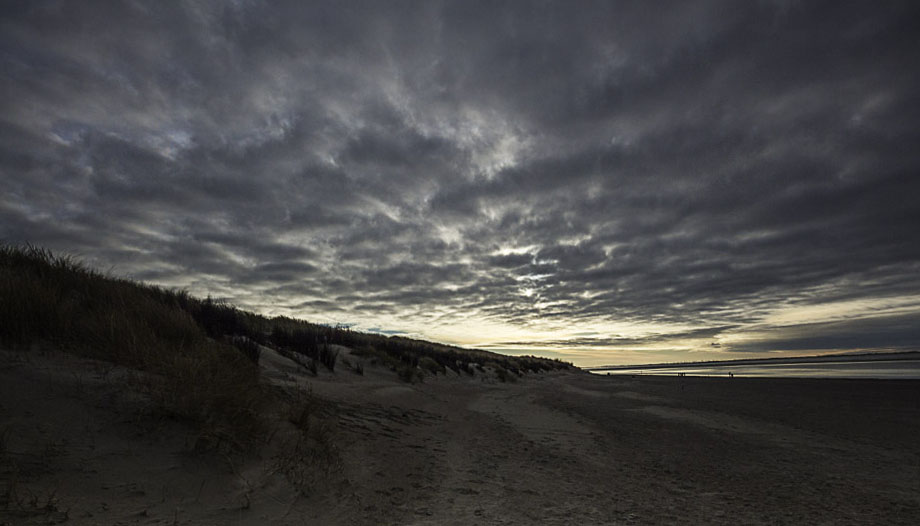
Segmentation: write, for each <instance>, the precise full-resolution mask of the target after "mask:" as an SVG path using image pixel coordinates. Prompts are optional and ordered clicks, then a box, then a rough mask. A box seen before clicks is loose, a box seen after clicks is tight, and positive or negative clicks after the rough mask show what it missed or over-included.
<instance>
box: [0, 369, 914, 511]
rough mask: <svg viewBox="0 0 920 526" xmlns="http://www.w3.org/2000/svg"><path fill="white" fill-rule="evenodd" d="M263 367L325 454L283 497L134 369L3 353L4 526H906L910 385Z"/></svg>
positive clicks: (273, 466) (269, 468)
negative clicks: (158, 405)
mask: <svg viewBox="0 0 920 526" xmlns="http://www.w3.org/2000/svg"><path fill="white" fill-rule="evenodd" d="M343 356H344V357H346V358H347V357H348V353H347V352H345V353H343ZM351 359H354V358H351ZM261 363H262V366H263V374H264V376H265V378H266V381H270V382H273V383H275V384H278V385H285V386H288V387H295V386H296V387H297V388H300V389H308V390H311V391H312V393H313V394H314V395H315V396H317V397H320V398H322V399H324V400H327V401H329V403H328V404H327V405H325V406H324V407H325V408H326V409H325V410H324V411H323V412H322V413H323V414H324V415H325V417H323V419H322V420H321V421H317V425H320V423H321V424H322V425H323V426H324V427H323V433H324V436H325V437H327V438H328V439H329V441H330V449H329V451H327V453H328V455H325V456H321V458H317V459H315V463H314V465H313V466H312V467H311V469H310V470H309V472H306V473H301V475H302V476H301V478H300V479H298V481H299V484H294V483H292V477H291V476H290V473H289V474H288V475H287V476H286V475H285V474H284V473H283V471H284V470H283V467H284V465H285V464H284V462H283V460H284V459H285V458H286V457H285V451H286V449H285V448H286V447H290V443H286V442H285V441H284V440H282V439H281V438H274V439H273V440H272V442H271V443H269V444H267V445H266V446H265V447H264V448H263V450H262V451H260V452H259V453H258V454H253V455H250V456H248V457H246V458H243V459H239V458H235V457H233V458H231V457H230V456H222V455H219V454H214V453H200V452H196V451H195V449H194V448H195V437H194V433H193V432H191V430H190V429H189V428H187V427H186V426H184V425H183V424H182V423H180V422H175V421H170V420H169V419H163V418H153V417H150V416H148V415H147V413H146V412H145V411H144V404H145V403H146V402H145V400H144V398H143V396H138V395H136V394H133V393H132V389H131V388H130V385H131V382H132V378H133V377H132V374H131V373H130V372H127V371H123V370H121V369H119V368H114V367H111V366H109V365H106V364H101V363H98V362H93V361H90V360H84V359H78V358H74V357H69V356H67V355H63V354H60V353H54V352H41V353H34V352H33V353H30V354H24V353H18V352H2V353H0V434H2V437H3V441H2V449H0V524H49V523H51V524H55V523H62V522H64V521H66V523H67V524H278V525H281V524H323V525H324V524H347V525H352V524H353V525H364V524H367V525H371V524H374V525H376V524H417V525H429V524H430V525H434V524H456V525H473V524H480V525H493V524H496V525H497V524H580V525H589V524H661V523H689V524H692V523H716V524H720V523H721V524H917V523H920V446H918V443H920V441H918V440H917V437H918V436H920V382H917V381H898V380H890V381H865V380H858V381H856V380H853V381H849V380H777V379H772V380H771V379H742V378H733V379H728V378H724V379H723V378H690V377H686V378H676V377H636V378H632V377H602V376H595V375H589V374H587V373H575V372H572V373H552V374H545V375H531V376H528V377H525V378H523V379H521V380H519V381H518V382H516V383H509V384H505V383H501V382H498V381H496V380H494V379H490V378H484V377H476V378H469V377H465V376H464V377H459V376H457V375H452V374H449V375H447V376H439V377H437V378H428V379H427V380H426V381H425V382H424V383H422V384H413V385H409V384H405V383H401V382H400V381H399V380H397V378H396V376H395V374H394V373H392V372H390V371H388V370H385V369H382V368H377V367H373V366H370V365H367V367H366V369H365V374H364V375H363V376H359V375H356V374H354V373H352V372H349V371H348V370H346V368H345V367H344V366H340V367H339V369H341V370H340V371H338V372H337V373H335V374H331V373H328V372H324V373H322V374H320V376H319V377H315V378H314V377H312V376H310V375H309V374H305V373H304V371H303V370H302V369H301V368H298V366H297V365H296V364H294V363H292V362H290V361H289V360H287V359H286V358H284V357H281V356H278V355H276V354H274V353H272V352H271V351H266V352H264V353H263V359H262V362H261ZM4 495H6V497H4ZM4 498H6V501H7V502H3V500H2V499H4Z"/></svg>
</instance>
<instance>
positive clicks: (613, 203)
mask: <svg viewBox="0 0 920 526" xmlns="http://www.w3.org/2000/svg"><path fill="white" fill-rule="evenodd" d="M918 24H920V4H918V3H917V2H915V1H905V2H897V1H889V2H864V1H858V2H846V1H839V0H834V1H826V2H825V1H808V2H797V1H792V0H777V1H767V0H762V1H754V0H752V1H747V2H737V1H734V0H727V1H711V2H710V1H705V2H704V1H680V2H665V1H661V2H647V1H636V2H629V1H620V2H617V1H599V2H591V1H581V0H579V1H571V0H568V1H559V2H554V1H542V0H540V1H538V0H529V1H520V2H515V1H507V2H475V1H468V0H464V1H456V2H441V1H428V0H426V1H417V2H402V1H386V2H380V1H369V2H350V1H348V2H307V1H302V0H293V1H277V2H270V1H256V0H252V1H247V0H237V1H196V2H193V1H185V2H172V1H164V2H143V1H129V2H121V1H104V2H101V1H90V0H84V1H79V2H73V1H71V2H66V1H46V0H29V1H6V2H3V4H2V7H0V90H2V91H0V95H2V96H0V240H2V241H3V242H6V243H31V244H34V245H39V246H42V247H45V248H48V249H51V250H53V251H55V252H57V253H68V254H75V255H77V256H78V257H80V258H81V259H83V260H84V261H85V262H87V263H88V264H90V265H92V266H95V267H97V268H100V269H102V270H105V271H106V272H109V273H111V274H113V275H117V276H122V277H130V278H132V279H137V280H142V281H144V282H147V283H152V284H158V285H162V286H165V287H173V288H177V289H185V290H188V291H189V292H191V293H192V294H195V295H198V296H202V297H204V296H207V295H210V296H212V297H214V298H220V299H225V300H227V301H230V302H232V303H233V304H235V305H237V306H240V307H242V308H245V309H249V310H253V311H255V312H259V313H263V314H265V315H269V316H274V315H285V316H292V317H298V318H302V319H306V320H309V321H314V322H320V323H330V324H347V325H349V326H353V327H354V328H356V329H360V330H369V331H376V332H381V333H384V334H400V335H406V336H410V337H421V338H426V339H431V340H435V341H439V342H445V343H453V344H458V345H463V346H469V347H477V348H482V349H489V350H496V351H500V352H507V353H512V354H537V355H541V356H550V357H558V358H562V359H564V360H567V361H571V362H574V363H575V364H577V365H582V366H592V365H600V364H632V363H655V362H672V361H694V360H707V359H730V358H753V357H763V356H784V355H808V354H823V353H831V352H855V351H891V350H917V349H920V242H918V240H920V236H918V234H917V233H916V231H920V229H918V226H920V204H918V198H920V172H918V169H920V132H918V129H920V68H918V67H917V65H918V64H920V38H918V37H917V31H916V29H917V27H918Z"/></svg>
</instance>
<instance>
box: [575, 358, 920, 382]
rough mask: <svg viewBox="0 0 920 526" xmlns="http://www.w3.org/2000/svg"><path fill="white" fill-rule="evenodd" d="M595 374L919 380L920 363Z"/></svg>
mask: <svg viewBox="0 0 920 526" xmlns="http://www.w3.org/2000/svg"><path fill="white" fill-rule="evenodd" d="M592 372H594V373H595V374H607V373H610V374H611V375H619V374H643V375H645V374H652V375H666V376H676V375H677V374H678V373H685V374H686V375H687V376H728V373H729V372H731V373H732V374H733V375H735V376H739V377H773V378H890V379H897V378H900V379H920V360H893V361H879V360H876V361H865V362H820V363H774V364H769V365H764V364H760V365H714V366H705V367H703V366H684V367H680V366H675V367H668V368H656V369H642V368H637V369H618V370H616V371H592Z"/></svg>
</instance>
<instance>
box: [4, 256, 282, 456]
mask: <svg viewBox="0 0 920 526" xmlns="http://www.w3.org/2000/svg"><path fill="white" fill-rule="evenodd" d="M195 303H196V300H194V299H192V298H190V297H189V296H188V295H187V294H185V293H182V292H172V291H166V290H163V289H160V288H157V287H150V286H143V285H139V284H137V283H134V282H131V281H127V280H121V279H114V278H111V277H107V276H104V275H102V274H100V273H98V272H96V271H93V270H91V269H88V268H86V267H85V266H83V265H82V264H80V263H78V262H76V261H75V260H73V259H72V258H70V257H57V256H54V255H53V254H51V253H50V252H48V251H46V250H43V249H40V248H35V247H31V246H26V247H11V246H4V247H0V342H2V343H3V344H4V345H7V346H10V347H20V348H30V347H32V346H35V345H46V346H49V347H54V348H59V349H62V350H65V351H68V352H71V353H74V354H77V355H80V356H85V357H88V358H94V359H99V360H106V361H109V362H113V363H115V364H119V365H123V366H125V367H128V368H132V369H137V370H139V371H143V372H145V373H148V374H145V375H144V376H142V377H141V382H142V383H143V384H144V385H143V386H142V387H143V388H144V389H145V390H146V392H147V394H149V395H150V397H151V398H152V399H153V400H154V402H155V403H156V405H157V407H158V409H159V410H160V411H162V412H163V413H165V414H166V415H168V416H170V417H175V418H177V419H181V420H187V421H189V422H191V423H193V424H195V425H197V426H198V428H199V431H200V434H201V437H202V439H203V441H204V442H207V443H211V444H214V445H220V446H226V445H229V446H230V447H232V448H234V449H239V448H243V447H244V446H245V445H247V444H250V443H251V442H252V440H253V438H254V437H256V436H258V434H259V433H260V427H261V423H260V419H259V417H258V415H259V411H260V405H261V404H262V403H263V402H264V397H263V396H262V389H261V386H260V384H259V374H258V368H257V367H256V365H255V364H254V362H253V361H252V359H250V358H248V357H247V356H246V355H244V354H243V353H241V352H240V351H239V350H237V349H236V348H235V347H234V346H232V345H229V344H227V343H223V342H220V341H217V340H215V339H213V338H210V337H209V336H208V334H207V332H206V331H205V330H204V329H203V327H202V326H201V324H199V323H198V322H196V320H195V319H194V317H193V316H192V314H191V313H190V310H192V307H193V306H194V304H195ZM199 303H200V302H199Z"/></svg>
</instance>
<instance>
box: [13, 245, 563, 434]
mask: <svg viewBox="0 0 920 526" xmlns="http://www.w3.org/2000/svg"><path fill="white" fill-rule="evenodd" d="M0 343H2V344H4V345H6V346H12V347H20V348H30V347H31V346H34V345H36V344H48V345H51V346H53V347H55V348H59V349H62V350H65V351H68V352H71V353H74V354H78V355H81V356H86V357H89V358H95V359H101V360H106V361H110V362H113V363H116V364H119V365H123V366H126V367H130V368H133V369H137V370H140V371H144V372H146V373H149V374H146V375H144V378H145V379H146V380H145V381H146V382H147V387H148V389H149V393H150V394H151V396H152V397H153V398H154V399H155V400H156V401H157V402H158V405H159V407H160V408H161V410H163V411H165V412H166V413H168V414H169V415H171V416H174V417H176V418H180V419H185V420H188V421H190V422H193V423H195V424H197V425H198V426H199V429H200V430H201V436H202V437H203V438H204V439H205V440H204V442H205V443H207V444H212V445H229V446H231V447H232V448H236V449H239V448H241V447H244V446H245V445H246V444H251V443H252V442H253V440H254V438H255V437H257V436H259V435H260V433H263V432H264V430H263V429H262V427H263V422H262V419H261V417H260V416H259V415H260V414H262V409H263V407H264V405H265V404H266V403H269V402H270V401H271V400H272V399H273V398H272V395H271V394H270V390H268V389H266V388H265V387H264V386H263V385H261V384H260V381H259V368H258V362H259V358H260V355H261V349H262V346H269V347H272V348H274V349H276V350H278V352H281V353H282V354H285V355H287V356H290V357H292V358H294V359H295V360H297V361H298V362H299V363H301V364H303V365H304V366H305V367H306V368H307V369H308V370H309V371H311V372H312V373H313V374H318V373H319V367H320V366H322V367H323V368H325V369H327V370H328V371H330V372H334V371H335V370H336V364H337V363H339V362H340V359H339V347H337V346H344V347H348V348H350V349H352V354H353V355H354V356H359V357H361V358H363V359H364V360H366V361H369V362H371V363H378V364H382V365H385V366H387V367H389V368H390V369H391V370H393V371H394V372H396V374H397V375H398V376H399V377H400V378H402V379H403V380H405V381H408V382H415V381H420V380H421V379H422V378H423V377H424V376H425V375H437V374H446V373H447V372H448V371H452V372H454V373H456V374H465V375H474V374H485V373H486V372H490V374H493V375H494V376H495V377H496V378H498V379H500V380H501V381H507V380H513V379H515V378H517V377H519V376H522V375H523V374H525V373H528V372H541V371H549V370H554V369H566V368H570V367H571V365H570V364H567V363H564V362H561V361H558V360H549V359H544V358H536V357H512V356H504V355H499V354H495V353H490V352H486V351H478V350H470V349H462V348H459V347H452V346H448V345H441V344H435V343H431V342H426V341H421V340H413V339H409V338H403V337H393V336H391V337H386V336H382V335H377V334H366V333H360V332H357V331H352V330H349V329H347V328H342V327H329V326H326V325H318V324H313V323H308V322H305V321H302V320H296V319H293V318H287V317H275V318H267V317H264V316H261V315H257V314H254V313H250V312H245V311H242V310H240V309H238V308H236V307H235V306H233V305H229V304H227V303H224V302H221V301H215V300H213V299H211V298H206V299H199V298H194V297H192V296H190V295H189V294H188V293H186V292H185V291H173V290H166V289H163V288H160V287H156V286H151V285H144V284H140V283H137V282H133V281H130V280H126V279H119V278H113V277H110V276H106V275H103V274H101V273H99V272H97V271H95V270H92V269H89V268H87V267H86V266H84V265H83V264H81V263H80V262H78V261H76V260H74V259H73V258H71V257H69V256H63V257H62V256H56V255H54V254H52V253H51V252H50V251H48V250H44V249H41V248H36V247H32V246H11V245H0ZM344 365H345V367H347V368H349V369H351V370H352V371H353V372H355V373H357V374H364V365H363V364H362V363H360V362H358V363H355V364H352V363H351V362H350V361H349V362H347V363H344Z"/></svg>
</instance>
